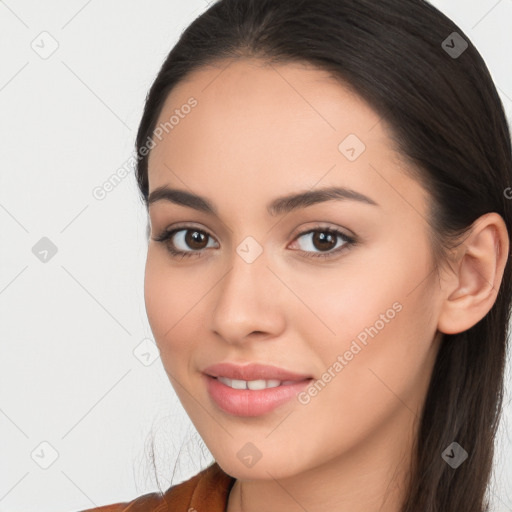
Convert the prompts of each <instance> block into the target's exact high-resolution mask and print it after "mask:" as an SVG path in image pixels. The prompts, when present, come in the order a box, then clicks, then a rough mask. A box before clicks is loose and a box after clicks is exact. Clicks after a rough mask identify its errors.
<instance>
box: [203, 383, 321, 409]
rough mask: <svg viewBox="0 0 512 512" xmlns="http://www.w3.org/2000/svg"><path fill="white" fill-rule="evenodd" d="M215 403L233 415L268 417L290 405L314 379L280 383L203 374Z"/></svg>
mask: <svg viewBox="0 0 512 512" xmlns="http://www.w3.org/2000/svg"><path fill="white" fill-rule="evenodd" d="M203 378H204V379H205V380H206V382H205V384H206V389H207V391H208V394H209V396H210V398H211V400H212V401H213V403H214V404H215V405H216V406H217V407H218V408H219V409H220V410H221V411H222V412H223V413H227V414H229V415H231V416H244V417H255V416H262V415H265V414H268V413H270V412H272V411H274V410H275V409H277V408H279V407H280V406H284V404H286V403H289V402H290V401H291V400H292V399H293V398H295V397H297V394H298V393H300V392H301V391H303V390H304V389H305V388H306V387H307V386H308V385H309V383H310V382H311V381H312V380H313V378H311V377H308V378H305V379H302V380H289V381H280V380H277V379H270V380H266V379H258V380H252V381H245V380H241V379H229V378H226V377H222V376H217V377H215V376H211V375H207V374H203Z"/></svg>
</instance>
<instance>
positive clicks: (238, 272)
mask: <svg viewBox="0 0 512 512" xmlns="http://www.w3.org/2000/svg"><path fill="white" fill-rule="evenodd" d="M267 264H268V259H267V258H266V254H265V252H264V251H263V247H262V246H261V245H260V244H259V243H258V242H257V241H256V240H255V239H254V238H252V237H247V238H246V239H244V240H243V241H242V242H241V243H240V244H239V245H238V246H237V247H236V248H235V252H234V254H233V257H232V259H231V261H230V269H229V270H228V271H227V273H226V274H225V275H224V277H223V278H222V280H221V282H220V283H219V287H218V295H217V298H216V306H215V309H214V313H213V329H214V330H215V331H216V332H217V333H218V334H220V335H221V336H222V337H223V338H224V339H226V340H232V341H236V340H241V339H243V338H244V337H245V336H247V335H248V334H250V333H251V332H253V331H258V332H265V333H273V334H275V332H276V329H279V328H280V323H279V320H278V319H279V314H280V312H279V308H278V307H277V305H276V298H277V297H278V295H277V290H276V293H271V292H270V290H273V288H274V287H275V286H278V285H279V283H278V281H277V280H276V278H275V276H274V275H273V274H272V272H271V271H270V270H269V269H268V268H267ZM273 281H275V283H273ZM271 297H273V298H274V300H271Z"/></svg>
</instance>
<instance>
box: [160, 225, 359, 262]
mask: <svg viewBox="0 0 512 512" xmlns="http://www.w3.org/2000/svg"><path fill="white" fill-rule="evenodd" d="M189 230H194V231H197V232H199V233H202V234H205V235H206V236H207V237H209V238H213V237H212V236H211V235H209V234H208V233H207V232H206V231H204V230H201V229H198V228H196V227H194V226H179V227H177V228H175V229H172V230H170V231H167V230H164V231H163V232H162V233H160V235H158V236H157V237H155V238H153V240H155V241H156V242H162V243H165V242H166V241H168V240H170V239H171V237H173V236H174V235H175V234H176V233H178V232H179V231H189ZM315 232H320V233H329V234H331V235H335V236H339V237H340V238H341V239H342V240H343V241H344V242H345V244H343V245H342V246H341V247H338V248H337V249H335V250H331V251H330V252H320V253H311V252H310V251H303V250H300V249H298V252H301V253H303V254H305V255H306V257H308V258H324V259H327V258H332V257H335V256H337V255H338V254H339V253H340V252H342V251H344V250H345V249H349V248H350V247H351V246H354V245H356V244H357V240H356V239H355V238H353V237H350V236H348V235H346V234H345V233H343V232H342V231H339V230H338V229H335V228H330V227H325V226H315V227H314V228H312V229H308V230H307V231H302V232H300V233H298V234H297V236H296V237H295V238H294V239H293V241H295V240H296V239H298V238H300V237H301V236H304V235H308V234H310V233H315ZM165 246H166V248H167V250H168V251H169V252H170V253H171V256H172V257H173V258H178V257H181V259H184V258H189V257H201V255H202V253H203V252H204V251H205V249H201V250H191V251H180V250H177V249H175V248H174V247H172V246H171V245H170V244H165Z"/></svg>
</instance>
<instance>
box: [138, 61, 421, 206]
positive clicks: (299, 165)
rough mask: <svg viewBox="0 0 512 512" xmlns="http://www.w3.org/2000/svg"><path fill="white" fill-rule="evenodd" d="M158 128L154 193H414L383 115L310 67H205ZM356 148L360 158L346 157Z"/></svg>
mask: <svg viewBox="0 0 512 512" xmlns="http://www.w3.org/2000/svg"><path fill="white" fill-rule="evenodd" d="M191 99H193V102H195V106H194V107H193V108H189V107H188V106H187V105H190V104H194V103H191ZM171 118H173V119H172V122H170V120H171ZM165 123H167V125H165ZM158 126H162V127H164V130H163V131H162V133H161V135H160V139H161V140H159V139H155V138H154V141H155V142H156V146H155V147H154V148H153V149H152V150H151V153H150V156H149V166H148V168H149V185H150V187H149V190H150V191H151V190H153V189H154V188H156V187H158V186H161V185H165V184H168V185H170V184H172V185H174V186H178V187H181V188H186V187H188V188H191V189H194V191H196V192H198V193H202V195H208V191H209V190H219V187H220V186H221V184H222V183H223V184H224V185H225V187H227V188H231V189H233V188H236V189H237V191H238V192H241V193H245V194H246V195H249V194H250V195H251V196H253V197H255V196H258V195H261V196H262V198H263V197H265V198H268V197H269V196H276V195H280V194H279V192H280V191H282V192H284V191H286V192H292V191H296V190H303V189H304V188H311V187H313V186H315V184H317V183H318V184H319V185H322V186H323V185H325V186H327V185H343V186H348V187H351V188H354V189H356V190H357V189H359V190H360V191H362V192H363V193H366V192H368V195H371V193H370V191H372V190H373V191H374V194H375V193H377V195H379V196H382V195H383V194H384V195H386V194H387V195H388V197H389V200H392V199H394V200H395V201H396V199H397V197H396V191H395V192H393V190H392V187H390V186H389V184H388V185H386V184H385V183H386V181H387V182H388V183H389V180H391V182H392V183H393V182H394V183H397V182H401V185H400V184H399V183H397V185H398V186H399V188H400V186H401V187H402V188H403V187H407V186H409V187H413V188H414V187H415V183H414V182H413V181H412V180H411V179H410V178H409V177H407V176H406V175H405V174H403V173H401V172H400V170H399V169H400V166H401V165H404V162H403V161H402V160H401V159H400V158H399V155H398V153H397V152H396V151H395V150H394V147H393V143H392V140H391V138H390V137H389V135H388V131H387V126H386V124H385V122H384V121H383V120H382V119H381V118H380V117H379V115H378V114H377V113H376V112H375V111H374V110H373V109H372V108H371V107H370V106H369V105H368V104H367V103H366V102H365V101H364V100H363V99H362V98H361V97H359V96H358V95H357V94H356V93H355V91H353V90H352V89H350V88H348V87H347V86H345V85H344V84H343V83H342V82H341V81H340V80H336V79H335V78H334V77H333V76H331V75H329V73H327V72H326V71H324V70H320V69H318V68H315V67H313V66H311V65H307V64H296V63H293V64H280V65H275V64H272V65H270V64H268V63H264V62H262V61H259V60H255V59H244V60H237V61H224V62H222V63H218V64H216V65H215V66H212V67H205V68H201V69H199V70H197V71H194V72H193V73H191V74H190V75H189V76H188V77H187V78H186V79H185V80H184V81H182V82H180V83H179V84H178V85H177V86H176V87H175V88H174V89H173V90H172V92H171V93H170V95H169V96H168V97H167V99H166V102H165V104H164V107H163V109H162V112H161V114H160V117H159V119H158V122H157V127H158ZM165 126H167V128H166V129H165ZM351 146H354V148H355V152H356V159H350V158H348V157H347V155H348V156H352V157H353V155H354V151H352V154H350V150H351ZM347 150H349V152H348V153H347ZM357 155H359V156H357ZM404 180H405V182H404ZM418 186H419V185H416V188H418ZM409 192H410V193H413V192H411V191H409ZM416 193H418V194H421V192H420V191H419V190H416ZM393 195H395V197H394V198H393V197H392V196H393ZM379 202H380V201H379Z"/></svg>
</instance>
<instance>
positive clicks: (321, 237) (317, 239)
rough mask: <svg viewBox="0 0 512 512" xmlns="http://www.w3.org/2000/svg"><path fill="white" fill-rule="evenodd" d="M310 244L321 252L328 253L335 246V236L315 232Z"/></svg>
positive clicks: (323, 232)
mask: <svg viewBox="0 0 512 512" xmlns="http://www.w3.org/2000/svg"><path fill="white" fill-rule="evenodd" d="M311 242H312V244H313V245H314V246H315V247H316V248H317V249H319V250H321V251H328V250H329V249H333V248H334V247H335V246H336V235H334V234H333V233H330V232H327V231H315V233H314V234H313V238H312V240H311Z"/></svg>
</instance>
